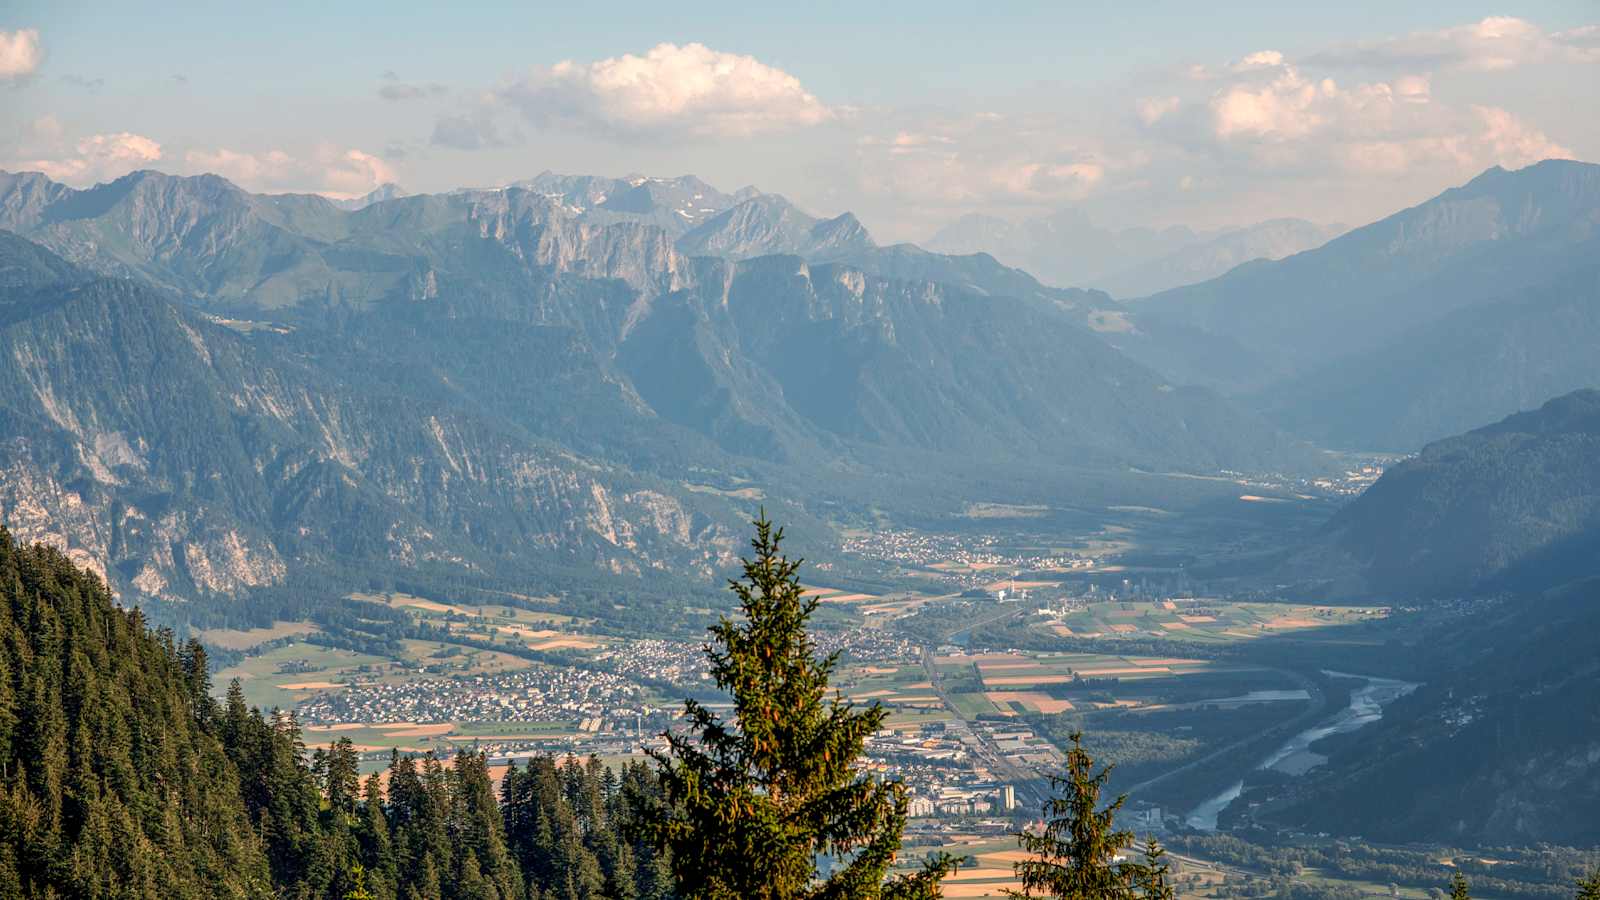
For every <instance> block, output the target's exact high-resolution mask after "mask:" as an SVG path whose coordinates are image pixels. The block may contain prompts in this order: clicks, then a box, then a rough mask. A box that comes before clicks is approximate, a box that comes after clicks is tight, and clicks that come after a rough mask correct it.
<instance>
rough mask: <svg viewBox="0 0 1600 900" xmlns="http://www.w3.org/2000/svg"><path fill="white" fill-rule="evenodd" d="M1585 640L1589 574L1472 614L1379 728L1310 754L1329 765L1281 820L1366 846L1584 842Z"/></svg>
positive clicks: (1599, 789) (1591, 834) (1590, 609)
mask: <svg viewBox="0 0 1600 900" xmlns="http://www.w3.org/2000/svg"><path fill="white" fill-rule="evenodd" d="M1592 549H1600V545H1596V546H1595V547H1594V548H1592ZM1595 558H1596V557H1591V566H1590V568H1591V570H1592V569H1593V565H1592V563H1593V560H1594V559H1595ZM1597 632H1600V578H1593V577H1591V578H1587V579H1581V580H1578V581H1575V582H1571V583H1568V584H1565V585H1563V586H1561V587H1559V588H1556V589H1553V590H1551V591H1549V592H1546V593H1543V594H1535V595H1533V596H1517V597H1512V598H1510V599H1507V600H1505V601H1503V602H1500V603H1498V604H1496V605H1494V606H1492V607H1489V608H1486V609H1481V608H1480V609H1477V610H1475V611H1474V613H1473V615H1472V616H1471V617H1469V618H1466V619H1464V620H1459V621H1458V623H1457V625H1456V626H1455V627H1453V628H1451V629H1446V630H1443V631H1441V632H1440V633H1438V634H1435V635H1432V636H1430V641H1429V644H1430V645H1429V646H1428V648H1427V649H1425V650H1423V651H1422V653H1424V654H1425V655H1427V656H1429V657H1431V658H1432V659H1433V662H1434V668H1433V670H1432V671H1431V672H1430V673H1429V675H1428V676H1427V683H1426V684H1424V685H1423V686H1422V687H1420V688H1418V689H1417V690H1416V691H1415V692H1414V693H1412V694H1410V695H1408V696H1406V697H1403V698H1401V699H1399V700H1397V701H1395V703H1394V705H1393V706H1391V707H1390V708H1388V709H1386V710H1385V711H1384V716H1383V719H1382V721H1381V722H1379V723H1376V724H1374V725H1371V726H1368V727H1367V728H1364V729H1362V730H1360V731H1358V732H1354V733H1352V734H1350V735H1347V736H1345V737H1343V738H1341V739H1339V740H1338V742H1337V743H1336V744H1334V742H1329V743H1330V744H1334V746H1330V747H1322V746H1318V747H1317V748H1316V749H1318V750H1324V751H1328V750H1331V751H1332V752H1333V755H1332V758H1331V761H1330V763H1329V765H1328V766H1327V767H1325V768H1324V769H1319V770H1315V771H1316V774H1315V779H1314V781H1313V783H1311V784H1310V785H1308V786H1307V787H1306V789H1305V790H1304V791H1303V792H1299V793H1298V794H1297V796H1296V797H1295V800H1294V802H1293V805H1292V806H1291V808H1290V809H1289V810H1288V811H1287V812H1286V813H1284V814H1283V815H1282V816H1281V818H1282V819H1283V820H1284V821H1286V822H1292V823H1294V824H1295V825H1297V826H1300V827H1304V828H1307V829H1310V830H1312V831H1327V832H1330V833H1334V834H1359V835H1361V836H1363V837H1366V838H1368V839H1371V840H1376V841H1394V842H1416V841H1436V842H1440V843H1446V844H1454V845H1465V846H1507V845H1525V844H1534V843H1550V844H1557V845H1564V846H1576V847H1585V846H1593V845H1594V844H1595V843H1596V842H1597V841H1600V817H1597V816H1595V815H1594V810H1595V809H1596V808H1597V807H1600V654H1596V653H1595V637H1594V636H1595V634H1596V633H1597Z"/></svg>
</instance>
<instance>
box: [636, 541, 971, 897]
mask: <svg viewBox="0 0 1600 900" xmlns="http://www.w3.org/2000/svg"><path fill="white" fill-rule="evenodd" d="M754 524H755V529H756V535H755V538H754V539H753V540H752V541H751V548H752V550H753V551H754V556H753V558H750V559H746V560H744V575H743V578H741V579H738V580H731V581H730V582H729V585H730V588H731V589H732V591H733V593H734V594H735V595H736V596H737V597H738V602H739V610H740V616H739V618H738V619H732V618H727V617H724V618H723V619H722V620H721V621H720V622H719V623H718V624H717V625H715V626H713V627H712V629H711V634H712V643H710V644H708V645H707V646H706V653H707V655H708V657H709V658H710V660H711V675H712V677H713V678H714V679H715V681H716V684H717V686H718V687H719V688H721V689H722V690H724V691H727V692H728V693H729V694H730V695H731V697H732V698H733V706H734V715H735V721H732V722H724V721H723V720H722V719H720V718H719V717H718V716H716V715H714V714H713V713H711V712H710V711H709V710H707V709H706V708H705V707H704V706H702V705H701V704H699V703H697V702H695V701H694V700H692V699H691V700H687V701H685V704H684V705H685V714H686V717H687V719H688V722H689V725H690V729H691V731H692V733H691V734H673V733H670V732H669V733H668V734H667V741H668V745H669V746H668V749H667V751H666V752H656V753H655V757H656V762H657V764H658V766H659V769H660V779H661V787H662V790H663V793H664V797H665V806H666V808H665V809H663V810H657V811H656V815H655V816H654V817H651V816H650V815H649V814H648V813H642V814H641V818H642V819H644V821H647V822H650V823H651V824H650V825H649V826H648V827H649V828H650V830H651V833H652V834H653V836H654V838H655V840H656V842H657V843H658V845H659V846H661V847H662V848H664V849H668V850H670V851H671V867H672V874H673V877H674V879H675V880H676V882H677V886H678V893H679V895H680V896H681V897H684V898H717V900H733V898H741V900H791V898H793V900H798V898H807V900H809V898H879V897H896V898H898V897H937V896H939V889H938V882H939V879H940V878H941V877H943V875H944V874H945V873H946V872H947V871H948V870H949V868H950V865H951V864H950V861H949V859H948V858H940V859H937V860H935V861H934V862H932V863H930V864H929V865H928V866H927V867H926V868H925V869H924V870H923V871H922V872H920V873H918V874H916V875H913V876H909V877H901V878H897V879H895V880H893V881H886V880H885V878H886V876H887V874H888V871H889V868H890V866H891V865H892V863H893V862H894V857H895V853H896V852H897V851H898V850H899V848H900V835H901V831H902V829H903V828H904V826H905V819H906V797H905V791H904V788H903V787H902V786H901V785H899V784H896V783H886V782H883V781H880V780H877V779H874V778H871V777H868V776H865V775H863V774H861V773H860V772H859V771H858V769H857V768H856V760H857V759H858V758H859V757H860V755H861V751H862V747H863V746H864V744H865V742H866V739H867V736H868V735H870V734H872V733H873V732H874V731H876V730H877V729H878V728H879V727H880V726H881V725H882V724H883V720H884V718H885V716H886V715H887V712H886V711H885V710H884V709H883V707H881V706H879V705H877V704H873V705H872V706H871V707H867V708H861V707H857V706H855V705H853V704H851V703H849V702H848V701H846V700H844V698H843V697H842V696H840V695H839V694H838V693H837V692H835V693H834V695H833V696H832V697H831V698H830V697H828V696H827V690H828V679H829V676H830V675H831V674H832V672H833V668H834V665H835V663H836V662H837V654H834V655H830V656H828V657H826V658H821V659H819V658H818V656H817V653H816V648H815V645H814V643H813V642H812V640H811V637H810V635H808V634H807V633H806V622H807V620H808V619H809V618H810V617H811V614H812V613H813V612H815V610H816V608H817V601H816V599H815V598H808V597H807V596H806V595H805V591H804V589H803V588H802V587H801V586H800V581H799V578H798V577H797V573H798V572H799V568H800V561H799V560H790V559H789V558H788V557H786V556H784V555H783V554H782V552H781V549H780V545H781V544H782V541H783V531H782V529H778V530H776V531H775V530H774V529H773V526H772V523H771V522H770V521H768V520H767V518H766V516H765V514H764V513H763V514H762V515H761V516H760V517H759V518H758V519H757V520H756V522H755V523H754ZM819 855H827V856H832V857H834V858H835V859H836V860H838V861H839V863H840V865H839V867H838V868H837V869H836V870H835V871H834V872H833V873H832V874H831V875H829V876H828V877H826V878H822V877H820V876H819V874H818V871H817V858H818V856H819Z"/></svg>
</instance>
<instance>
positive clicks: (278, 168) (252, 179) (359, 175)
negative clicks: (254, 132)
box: [184, 146, 395, 199]
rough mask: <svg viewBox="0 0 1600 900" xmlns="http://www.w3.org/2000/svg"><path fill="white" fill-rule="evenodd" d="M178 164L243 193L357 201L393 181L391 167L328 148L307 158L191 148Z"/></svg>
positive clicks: (362, 155)
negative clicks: (230, 184) (225, 181)
mask: <svg viewBox="0 0 1600 900" xmlns="http://www.w3.org/2000/svg"><path fill="white" fill-rule="evenodd" d="M184 162H185V163H186V164H187V165H188V168H189V171H190V172H192V173H195V174H198V173H201V172H209V173H211V174H214V175H221V176H222V177H223V178H226V179H228V180H229V181H232V182H234V183H235V184H237V185H239V186H240V187H242V188H245V189H247V190H252V191H262V192H274V193H276V192H283V193H311V194H322V195H324V196H327V197H333V198H336V199H345V198H350V197H359V196H361V195H363V194H366V193H367V192H369V191H371V190H372V189H373V188H376V187H378V186H379V185H382V184H386V183H389V182H392V181H394V180H395V173H394V170H393V168H392V167H391V166H390V165H389V163H387V162H385V161H384V160H383V159H380V158H379V157H377V156H374V155H373V154H370V153H366V152H364V151H361V150H353V149H350V150H341V149H338V148H335V147H331V146H323V147H319V148H317V149H316V150H315V151H314V152H313V153H312V154H311V155H310V156H307V157H297V156H293V155H291V154H289V153H287V152H285V151H283V150H268V151H265V152H262V153H245V152H240V151H236V150H229V149H227V148H218V149H216V150H191V151H189V152H188V153H186V154H184Z"/></svg>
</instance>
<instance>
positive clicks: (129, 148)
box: [12, 116, 161, 184]
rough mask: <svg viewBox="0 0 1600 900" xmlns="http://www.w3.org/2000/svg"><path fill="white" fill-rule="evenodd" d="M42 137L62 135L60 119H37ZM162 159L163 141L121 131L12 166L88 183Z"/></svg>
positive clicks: (38, 132) (73, 181) (65, 179)
mask: <svg viewBox="0 0 1600 900" xmlns="http://www.w3.org/2000/svg"><path fill="white" fill-rule="evenodd" d="M34 132H35V134H37V135H39V136H40V137H43V138H47V139H50V138H59V137H60V134H61V123H59V122H57V121H56V120H55V117H54V116H45V117H43V118H42V119H40V120H38V121H36V122H35V123H34ZM159 159H161V145H160V144H158V143H156V142H155V141H153V140H151V139H150V138H147V137H145V136H143V135H139V134H133V133H132V132H127V131H120V132H117V133H115V134H96V135H91V136H89V137H86V138H84V139H83V140H80V141H78V142H77V144H75V145H73V146H72V147H71V148H70V149H66V148H64V149H61V150H60V151H59V152H57V153H56V154H53V155H50V156H40V157H38V158H35V159H26V160H22V161H20V162H16V163H13V164H12V168H19V169H24V170H30V171H36V172H43V173H44V174H45V175H48V176H49V177H51V178H53V179H55V180H56V181H66V182H71V183H74V184H88V183H92V182H94V181H103V180H108V179H111V178H116V177H118V176H120V175H126V174H127V173H129V172H131V171H133V170H135V169H140V168H143V167H145V166H147V165H149V164H151V163H154V162H156V161H157V160H159Z"/></svg>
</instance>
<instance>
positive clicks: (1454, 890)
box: [1450, 872, 1472, 900]
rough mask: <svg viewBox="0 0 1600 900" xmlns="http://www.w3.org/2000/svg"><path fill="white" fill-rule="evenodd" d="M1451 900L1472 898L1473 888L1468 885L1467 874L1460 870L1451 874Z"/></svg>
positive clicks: (1469, 899) (1468, 899)
mask: <svg viewBox="0 0 1600 900" xmlns="http://www.w3.org/2000/svg"><path fill="white" fill-rule="evenodd" d="M1450 900H1472V890H1471V889H1470V888H1469V887H1468V886H1467V876H1465V875H1463V874H1461V873H1460V872H1457V873H1455V874H1454V875H1451V876H1450Z"/></svg>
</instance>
